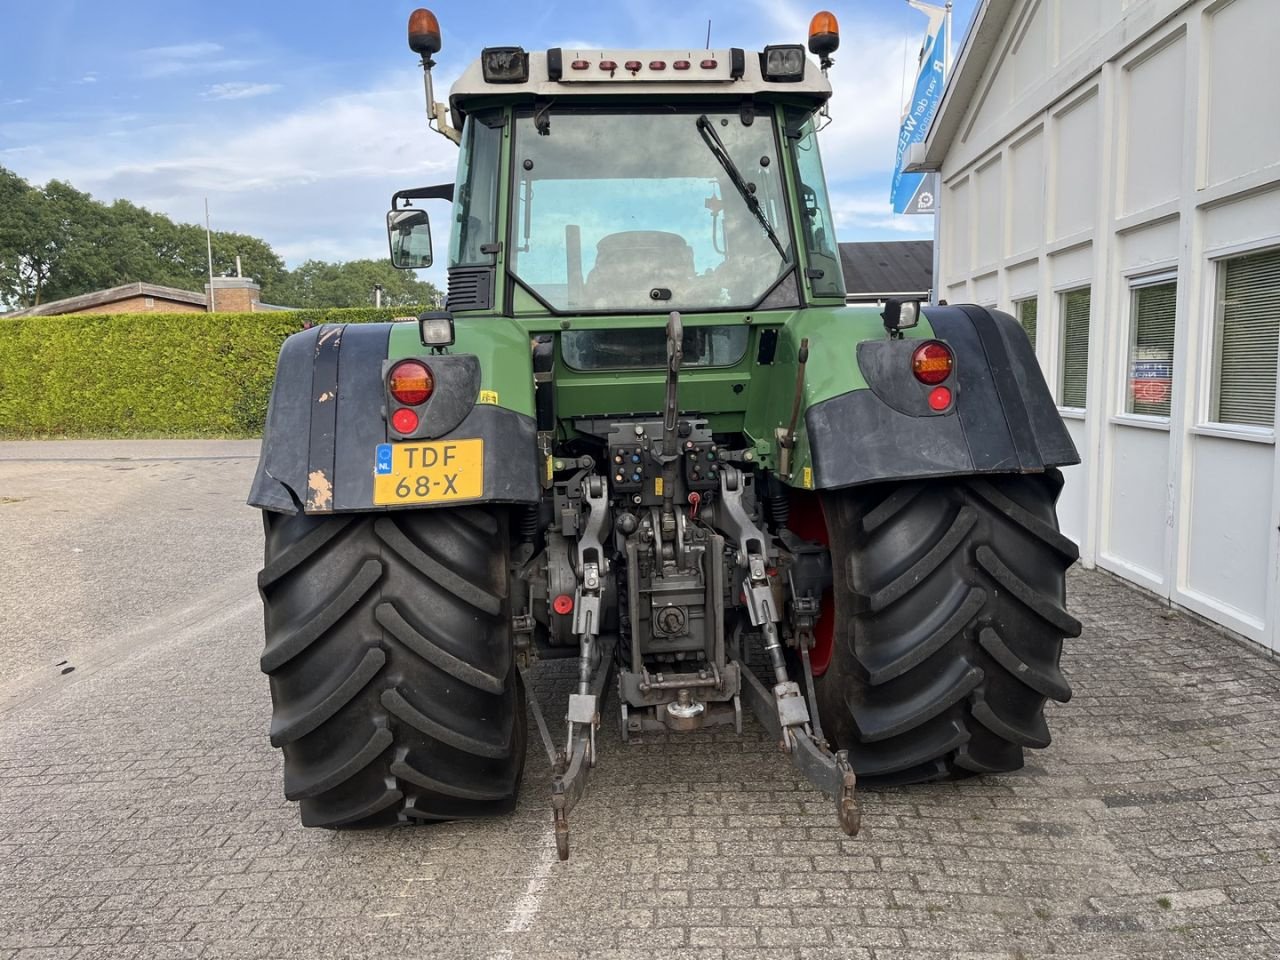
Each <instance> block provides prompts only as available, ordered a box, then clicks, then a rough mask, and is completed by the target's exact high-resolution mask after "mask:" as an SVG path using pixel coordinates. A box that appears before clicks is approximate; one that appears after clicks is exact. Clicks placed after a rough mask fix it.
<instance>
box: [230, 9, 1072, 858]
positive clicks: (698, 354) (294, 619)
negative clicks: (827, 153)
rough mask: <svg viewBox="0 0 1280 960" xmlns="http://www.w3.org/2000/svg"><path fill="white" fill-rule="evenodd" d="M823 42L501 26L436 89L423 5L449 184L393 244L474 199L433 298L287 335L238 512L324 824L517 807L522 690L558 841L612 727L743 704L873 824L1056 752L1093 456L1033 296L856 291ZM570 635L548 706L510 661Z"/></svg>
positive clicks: (520, 662) (302, 770) (427, 65)
mask: <svg viewBox="0 0 1280 960" xmlns="http://www.w3.org/2000/svg"><path fill="white" fill-rule="evenodd" d="M837 43H838V33H837V28H836V25H835V18H834V17H832V16H831V15H830V14H825V13H824V14H820V15H819V16H818V17H815V18H814V26H813V29H812V31H811V34H810V37H809V44H808V49H809V52H810V53H812V54H814V55H815V56H816V58H817V61H816V62H815V61H814V60H812V59H810V57H808V56H807V55H806V52H805V48H804V47H803V46H801V45H778V46H768V47H765V48H764V50H762V51H759V52H756V51H748V50H743V49H739V48H733V49H716V50H710V49H707V50H663V51H643V52H639V51H622V50H619V51H599V50H577V49H570V48H567V47H564V48H553V49H549V50H546V51H541V52H539V51H526V50H523V49H521V48H519V47H498V48H489V49H486V50H484V51H483V53H482V54H481V56H480V59H479V60H478V61H476V62H475V63H473V64H472V65H471V66H470V67H469V68H467V70H466V71H464V72H463V74H462V75H461V77H460V78H459V79H458V81H457V83H456V84H455V85H454V87H453V89H452V91H451V94H450V97H449V103H448V105H447V106H446V105H445V104H440V103H436V102H435V100H434V97H433V95H432V85H431V69H432V67H433V66H434V60H433V57H434V55H435V54H436V53H437V52H438V51H439V50H440V32H439V27H438V24H437V22H436V20H435V17H434V16H432V15H431V14H430V13H429V12H428V11H425V10H419V11H416V12H415V13H414V14H413V16H412V17H411V19H410V23H409V45H410V47H411V48H412V49H413V50H414V51H415V52H416V53H418V54H419V55H420V56H421V58H422V65H423V68H424V77H425V80H426V90H427V111H428V117H429V120H428V122H429V124H430V125H432V126H434V127H435V128H436V129H437V130H438V131H439V132H441V133H443V134H445V135H446V136H448V137H449V138H450V139H451V140H453V141H455V142H456V143H457V144H458V146H459V147H460V153H459V159H458V169H457V180H456V183H453V184H446V185H441V186H433V187H425V188H418V189H407V190H401V191H399V192H397V193H396V194H395V196H394V197H393V200H392V210H391V212H390V213H389V214H388V216H387V223H388V233H389V238H390V247H391V257H392V260H393V262H395V264H396V265H397V266H400V267H405V268H421V267H426V266H429V265H430V264H431V259H432V254H431V239H430V225H429V219H428V214H427V212H426V210H425V209H424V206H425V205H426V203H427V202H428V201H432V200H435V201H439V200H445V201H450V202H451V203H452V217H451V220H450V226H451V229H450V237H449V263H448V298H447V301H446V307H447V309H445V310H443V311H439V312H427V313H423V314H422V315H421V316H419V317H417V318H410V319H408V320H406V321H404V322H395V323H380V324H351V325H345V326H344V325H327V326H322V327H318V328H315V329H311V330H306V331H303V332H301V333H297V334H295V335H294V336H292V337H290V338H289V340H288V341H287V342H286V343H285V345H284V347H283V349H282V351H281V354H280V359H279V363H278V366H277V370H276V379H275V387H274V392H273V394H272V398H271V406H270V411H269V414H268V418H267V426H266V432H265V435H264V439H263V446H262V458H261V461H260V464H259V468H258V474H257V477H256V479H255V481H254V484H253V489H252V493H251V495H250V498H249V502H250V503H251V504H252V505H253V506H256V507H259V508H261V509H262V511H263V517H264V521H265V527H266V563H265V566H264V569H263V570H262V573H261V575H260V577H259V585H260V590H261V594H262V599H263V605H264V607H265V619H266V647H265V652H264V653H263V656H262V669H263V670H264V671H265V672H266V673H267V674H268V675H269V676H270V686H271V697H272V702H273V705H274V714H273V720H272V724H271V741H272V743H273V744H274V745H275V746H277V747H279V748H281V749H282V750H283V752H284V789H285V794H286V796H287V797H289V798H290V799H292V800H297V801H298V802H299V804H300V807H301V816H302V822H303V823H304V824H306V825H308V826H319V827H330V828H339V827H365V826H376V825H382V824H393V823H397V822H400V823H405V822H415V821H436V820H450V819H456V818H467V817H483V816H491V815H498V814H502V813H505V812H507V811H510V810H511V809H512V807H513V805H514V803H515V800H516V795H517V791H518V790H519V787H520V783H521V779H522V773H523V768H524V762H525V753H526V746H527V740H528V737H529V717H530V715H531V714H532V716H533V720H534V723H535V727H536V730H535V733H534V736H535V737H537V739H538V740H540V741H541V742H542V744H543V745H544V746H545V750H546V754H547V757H548V759H549V761H550V763H551V765H552V773H551V776H550V780H551V806H552V810H553V819H554V825H555V835H556V840H557V845H558V848H559V852H560V855H561V857H562V858H563V857H567V856H568V844H569V812H570V810H571V809H572V807H573V806H574V804H575V803H576V802H577V801H578V800H579V799H580V798H581V796H582V794H583V791H584V789H585V786H586V782H587V777H588V773H589V771H590V769H591V768H592V767H593V766H594V765H595V764H596V763H597V759H598V758H597V736H596V734H597V730H598V728H599V727H600V725H601V723H602V722H609V723H613V722H616V723H618V724H619V725H620V728H621V735H622V739H623V740H624V741H625V740H629V739H635V738H638V737H642V736H644V735H646V734H647V733H650V732H670V731H691V730H700V729H703V728H706V727H708V726H711V725H715V724H731V725H732V726H733V727H734V728H735V729H737V730H740V729H741V725H742V718H743V711H744V708H745V709H746V710H748V711H749V712H750V713H751V714H753V715H754V716H755V717H756V719H757V720H758V722H759V723H760V724H761V725H762V726H763V727H764V728H765V729H766V730H767V731H769V733H770V734H771V735H772V736H773V737H775V738H776V739H777V741H778V744H779V746H780V748H781V750H782V751H783V752H784V753H785V755H786V756H788V757H789V758H790V759H791V761H792V762H793V763H794V764H795V765H796V766H797V768H798V769H799V770H800V771H801V772H802V773H803V774H804V775H805V776H806V777H807V778H808V779H809V780H810V781H812V782H813V784H814V785H815V786H816V787H817V788H819V789H821V790H823V791H825V792H826V793H827V794H828V795H829V796H830V797H831V798H832V800H834V802H835V812H836V815H837V818H838V823H839V825H840V826H841V827H842V828H843V829H844V830H845V831H846V832H847V833H850V834H853V833H855V832H856V831H857V829H858V824H859V810H858V804H857V798H856V796H855V793H854V786H855V783H856V782H857V781H859V780H860V781H862V782H863V783H864V784H865V783H894V784H901V783H916V782H922V781H929V780H935V779H941V778H954V777H962V776H967V775H970V774H975V773H987V772H1001V771H1009V770H1014V769H1017V768H1019V767H1020V766H1021V765H1022V763H1023V751H1024V750H1025V749H1026V748H1028V747H1044V746H1046V745H1047V744H1048V743H1049V731H1048V729H1047V727H1046V725H1045V718H1044V704H1045V701H1046V699H1049V698H1051V699H1054V700H1058V701H1065V700H1066V699H1067V698H1068V697H1069V696H1070V688H1069V687H1068V685H1067V683H1066V681H1065V680H1064V678H1063V675H1062V673H1061V672H1060V670H1059V658H1060V654H1061V649H1062V639H1063V637H1064V636H1074V635H1076V634H1077V633H1078V632H1079V629H1080V628H1079V624H1078V623H1077V622H1076V620H1074V619H1073V618H1072V617H1071V616H1070V615H1069V614H1068V613H1067V612H1066V609H1065V572H1066V570H1067V568H1068V567H1069V566H1070V565H1071V564H1072V562H1073V561H1075V559H1076V557H1077V551H1076V547H1075V545H1074V544H1073V543H1072V542H1071V541H1070V540H1069V539H1067V538H1066V537H1065V536H1063V535H1062V534H1061V533H1060V532H1059V530H1058V523H1057V516H1056V510H1055V504H1056V501H1057V498H1058V494H1059V491H1060V489H1061V487H1062V475H1061V473H1060V472H1059V471H1058V469H1057V468H1058V467H1060V466H1063V465H1066V464H1073V463H1077V462H1078V457H1077V454H1076V451H1075V448H1074V447H1073V445H1072V443H1071V440H1070V438H1069V436H1068V434H1067V432H1066V430H1065V429H1064V427H1063V424H1062V421H1061V419H1060V418H1059V416H1058V414H1057V410H1056V407H1055V405H1054V403H1053V400H1052V398H1051V396H1050V394H1049V391H1048V389H1047V388H1046V386H1045V383H1044V380H1043V378H1042V376H1041V373H1040V369H1039V367H1038V365H1037V363H1036V359H1035V356H1034V354H1033V352H1032V349H1031V346H1030V345H1029V343H1028V342H1027V337H1026V335H1025V334H1024V333H1023V331H1022V330H1021V329H1020V328H1019V327H1018V325H1017V324H1016V323H1015V322H1014V321H1013V320H1012V319H1011V318H1010V317H1008V316H1006V315H1005V314H1003V313H999V312H996V311H993V310H987V309H984V308H982V307H976V306H932V305H928V306H922V305H921V304H920V303H918V302H913V301H894V300H891V301H889V302H888V303H887V304H886V305H885V307H884V309H883V311H881V310H880V309H879V308H874V307H849V306H846V305H845V291H844V284H843V279H842V273H841V265H840V257H839V253H838V250H837V246H836V239H835V231H834V226H833V221H832V214H831V207H830V203H829V199H828V195H827V189H826V184H825V182H824V177H823V171H822V162H821V159H820V157H819V151H818V136H817V131H818V129H819V128H820V127H821V126H822V125H823V124H824V123H826V122H828V117H827V103H828V100H829V98H830V94H831V87H830V85H829V83H828V81H827V70H828V68H829V67H830V66H831V63H832V60H831V55H832V53H833V52H834V51H835V49H836V46H837ZM553 658H575V659H576V660H577V681H576V686H575V688H574V691H575V692H573V693H571V694H569V696H568V702H567V703H566V705H565V712H564V717H563V718H560V717H555V718H553V719H554V720H556V721H557V727H558V721H560V720H561V719H563V720H564V722H565V723H566V728H565V729H563V730H560V729H552V728H551V727H549V726H548V724H547V722H546V720H545V719H544V717H543V716H542V713H541V711H540V710H539V709H538V705H537V703H536V702H535V701H533V700H532V699H531V698H527V697H526V693H525V683H524V679H523V677H524V673H525V671H527V670H529V669H536V668H534V666H533V665H534V664H535V663H536V662H537V661H538V660H549V659H553ZM610 694H612V696H611V695H610ZM607 703H612V704H613V706H612V707H611V708H609V709H606V704H607ZM606 715H609V716H611V719H610V720H608V721H604V720H602V718H603V717H605V716H606Z"/></svg>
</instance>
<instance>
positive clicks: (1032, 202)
mask: <svg viewBox="0 0 1280 960" xmlns="http://www.w3.org/2000/svg"><path fill="white" fill-rule="evenodd" d="M1009 162H1010V165H1011V171H1010V173H1011V175H1012V191H1013V193H1012V196H1010V198H1009V208H1010V210H1009V249H1008V251H1006V252H1007V253H1009V254H1019V253H1024V252H1026V251H1028V250H1034V249H1035V248H1036V247H1037V246H1039V245H1040V242H1041V240H1043V239H1044V184H1045V177H1044V130H1043V128H1041V129H1037V130H1036V131H1035V133H1033V134H1031V135H1030V136H1027V137H1024V138H1023V139H1022V140H1020V141H1018V142H1017V143H1016V144H1014V145H1013V147H1012V148H1011V149H1010V151H1009Z"/></svg>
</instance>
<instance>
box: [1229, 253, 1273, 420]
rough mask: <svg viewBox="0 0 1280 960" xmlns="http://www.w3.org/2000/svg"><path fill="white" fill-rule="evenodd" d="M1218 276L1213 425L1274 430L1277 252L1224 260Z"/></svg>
mask: <svg viewBox="0 0 1280 960" xmlns="http://www.w3.org/2000/svg"><path fill="white" fill-rule="evenodd" d="M1219 269H1220V272H1219V274H1218V290H1219V291H1220V293H1219V301H1218V350H1217V357H1216V364H1215V370H1214V383H1213V410H1212V416H1213V419H1214V421H1215V422H1217V423H1232V424H1241V425H1244V426H1253V427H1274V426H1275V415H1276V362H1277V352H1278V348H1280V250H1268V251H1266V252H1265V253H1252V254H1249V255H1248V256H1244V257H1236V258H1234V259H1232V260H1227V261H1226V262H1224V263H1223V264H1222V266H1221V267H1220V268H1219Z"/></svg>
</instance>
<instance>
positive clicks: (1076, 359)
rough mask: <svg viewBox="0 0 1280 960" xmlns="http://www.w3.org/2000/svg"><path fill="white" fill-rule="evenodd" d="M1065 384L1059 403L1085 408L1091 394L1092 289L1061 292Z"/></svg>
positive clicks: (1063, 384) (1078, 408) (1063, 383)
mask: <svg viewBox="0 0 1280 960" xmlns="http://www.w3.org/2000/svg"><path fill="white" fill-rule="evenodd" d="M1061 382H1062V387H1061V390H1062V392H1061V394H1060V399H1059V403H1060V404H1061V405H1062V406H1064V407H1071V408H1074V409H1077V410H1083V409H1084V404H1085V398H1086V397H1087V396H1088V393H1089V288H1088V287H1084V288H1083V289H1080V290H1070V291H1068V292H1067V293H1064V294H1063V295H1062V381H1061Z"/></svg>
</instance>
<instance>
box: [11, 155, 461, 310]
mask: <svg viewBox="0 0 1280 960" xmlns="http://www.w3.org/2000/svg"><path fill="white" fill-rule="evenodd" d="M209 243H211V245H212V248H213V272H214V274H215V275H216V276H230V275H234V273H235V264H236V257H237V256H238V257H239V258H240V265H241V271H242V273H243V275H244V276H246V277H249V278H251V279H253V280H255V281H257V282H258V284H260V285H261V287H262V299H263V300H264V301H265V302H267V303H274V304H279V305H281V306H289V307H362V306H369V305H371V304H372V303H373V302H374V292H373V291H374V286H375V285H376V284H381V286H382V290H383V294H382V302H383V304H384V305H386V306H390V307H416V306H431V305H435V304H438V303H439V302H440V291H439V290H437V289H436V287H435V286H434V285H433V284H430V283H426V282H423V281H420V280H418V279H417V278H416V277H415V276H413V275H412V274H411V273H408V272H406V271H401V270H396V269H395V268H394V267H392V266H391V264H390V263H387V262H385V261H381V260H352V261H350V262H348V263H325V262H323V261H320V260H308V261H307V262H306V263H304V264H303V265H302V266H300V267H298V268H297V269H296V270H294V271H292V272H290V271H289V270H287V269H286V268H285V265H284V261H283V260H281V259H280V256H279V255H278V254H277V253H276V252H275V251H274V250H272V249H271V245H270V244H268V243H267V242H266V241H265V240H261V239H259V238H258V237H251V236H248V235H247V234H243V233H232V232H227V231H218V232H215V233H214V234H213V235H212V237H211V238H210V239H209V240H206V236H205V229H204V227H203V226H199V225H197V224H194V223H174V222H173V221H172V220H170V219H169V218H168V217H166V216H165V215H164V214H161V213H153V212H152V211H150V210H147V209H146V208H144V207H140V206H138V205H136V204H134V203H130V202H129V201H128V200H116V201H114V202H113V203H111V204H109V205H108V204H103V203H99V202H98V201H96V200H94V199H93V198H92V197H91V196H89V194H87V193H82V192H81V191H79V190H77V189H75V187H73V186H71V185H70V184H68V183H63V182H61V181H58V180H51V181H49V183H47V184H46V185H45V186H44V187H33V186H31V185H30V184H29V183H27V181H25V180H24V179H22V178H21V177H19V176H18V175H17V174H15V173H12V172H10V171H8V170H5V169H4V168H3V167H0V308H22V307H33V306H37V305H39V304H41V303H44V302H46V301H48V300H58V299H61V298H63V297H74V296H76V295H78V294H82V293H90V292H92V291H94V290H103V289H107V288H109V287H116V286H121V285H122V284H126V283H136V282H138V281H140V280H141V281H144V282H146V283H154V284H159V285H161V286H168V287H178V288H180V289H184V290H195V291H203V290H204V286H205V283H206V282H207V281H208V276H209V260H208V246H207V244H209Z"/></svg>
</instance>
